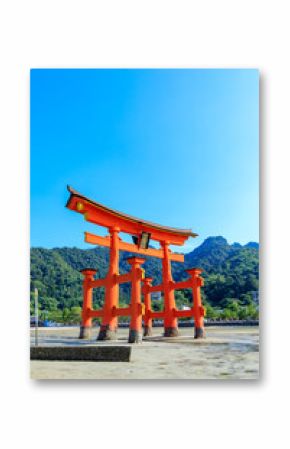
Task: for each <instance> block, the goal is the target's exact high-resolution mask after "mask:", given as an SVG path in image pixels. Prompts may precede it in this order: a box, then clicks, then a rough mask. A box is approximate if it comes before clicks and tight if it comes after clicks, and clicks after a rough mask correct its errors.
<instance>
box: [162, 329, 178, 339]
mask: <svg viewBox="0 0 290 449" xmlns="http://www.w3.org/2000/svg"><path fill="white" fill-rule="evenodd" d="M178 335H179V332H178V327H165V328H164V337H178Z"/></svg>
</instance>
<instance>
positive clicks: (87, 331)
mask: <svg viewBox="0 0 290 449" xmlns="http://www.w3.org/2000/svg"><path fill="white" fill-rule="evenodd" d="M91 335H92V326H81V327H80V336H79V338H80V339H84V340H89V339H90V338H91Z"/></svg>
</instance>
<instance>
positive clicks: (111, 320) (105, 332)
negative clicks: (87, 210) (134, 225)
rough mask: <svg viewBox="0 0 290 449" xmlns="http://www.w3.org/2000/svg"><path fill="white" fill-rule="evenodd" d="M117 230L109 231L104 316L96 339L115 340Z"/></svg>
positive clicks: (117, 285)
mask: <svg viewBox="0 0 290 449" xmlns="http://www.w3.org/2000/svg"><path fill="white" fill-rule="evenodd" d="M119 231H120V228H118V227H116V226H113V227H111V228H109V232H110V237H111V238H110V266H109V271H108V274H107V277H106V293H105V304H104V316H103V320H102V324H101V328H100V332H99V335H98V340H116V338H117V327H118V317H117V316H113V313H112V311H113V307H118V305H119V284H118V282H117V275H118V274H119Z"/></svg>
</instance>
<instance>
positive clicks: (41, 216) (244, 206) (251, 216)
mask: <svg viewBox="0 0 290 449" xmlns="http://www.w3.org/2000/svg"><path fill="white" fill-rule="evenodd" d="M258 114H259V73H258V71H257V70H249V69H245V70H228V69H227V70H222V69H220V70H191V69H190V70H188V69H186V70H177V69H174V70H165V69H164V70H154V69H152V70H143V69H142V70H129V69H127V70H126V69H124V70H114V69H112V70H107V69H106V70H104V69H100V70H98V69H97V70H82V69H79V70H60V69H56V70H43V69H39V70H38V69H36V70H32V71H31V246H43V247H48V248H50V247H56V246H57V247H59V246H77V247H82V248H85V247H89V245H87V244H85V243H84V242H83V231H85V230H88V231H91V232H94V226H93V225H91V224H88V223H87V222H85V221H84V220H83V218H82V216H81V215H79V214H76V213H74V212H71V211H69V210H68V209H66V208H65V207H64V205H65V203H66V200H67V198H68V192H67V191H66V185H67V184H70V185H71V186H72V187H74V188H75V189H76V190H78V191H80V192H81V193H83V194H84V195H86V196H89V197H91V198H92V199H95V200H96V201H98V202H101V203H104V204H105V205H107V206H109V207H112V208H114V209H117V210H120V211H122V212H126V213H128V214H131V215H135V216H137V217H140V218H144V219H147V220H150V221H155V222H157V223H160V224H164V225H168V226H175V227H183V228H191V229H192V230H193V231H194V232H196V233H198V234H199V237H198V238H197V239H191V240H190V241H189V242H188V245H187V246H186V248H185V251H189V250H191V249H192V248H194V247H195V246H197V245H198V244H200V243H201V242H202V241H203V240H204V239H205V238H206V237H208V236H217V235H222V236H224V237H225V238H227V240H228V241H229V242H230V243H232V242H240V243H242V244H244V243H247V242H248V241H258V238H259V236H258V228H259V224H258V212H259V211H258V209H259V204H258V195H259V194H258V186H259V180H258V160H259V154H258V146H259V115H258ZM95 231H97V232H99V229H95ZM104 234H105V232H103V233H102V235H104Z"/></svg>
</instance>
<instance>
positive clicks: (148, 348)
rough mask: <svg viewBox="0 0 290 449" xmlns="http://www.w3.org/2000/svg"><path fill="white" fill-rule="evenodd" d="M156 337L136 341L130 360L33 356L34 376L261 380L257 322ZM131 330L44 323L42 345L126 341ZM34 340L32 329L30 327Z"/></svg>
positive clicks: (159, 330) (158, 332)
mask: <svg viewBox="0 0 290 449" xmlns="http://www.w3.org/2000/svg"><path fill="white" fill-rule="evenodd" d="M162 331H163V329H162V328H153V332H154V335H153V337H150V338H147V339H144V340H143V342H142V343H141V344H135V345H132V355H131V361H130V362H78V361H76V362H60V361H31V362H30V368H31V378H32V379H257V378H258V377H259V329H258V327H256V326H255V327H254V326H249V327H208V328H206V338H205V339H200V340H194V339H193V329H192V328H182V329H180V336H179V337H177V338H167V339H165V338H163V337H162ZM128 332H129V330H128V329H120V330H119V332H118V341H117V342H112V343H108V342H96V336H97V333H98V329H94V330H93V335H92V339H91V341H87V340H78V338H77V337H78V328H40V329H39V344H40V345H88V344H89V345H91V344H97V345H107V344H114V345H116V344H117V345H127V344H128V343H127V338H128ZM31 345H34V329H31Z"/></svg>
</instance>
